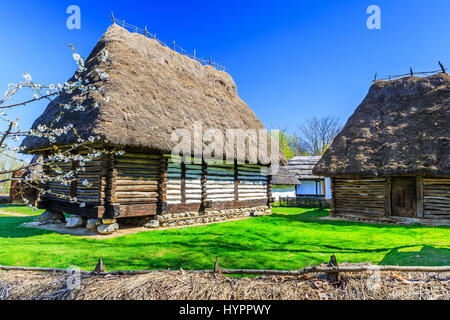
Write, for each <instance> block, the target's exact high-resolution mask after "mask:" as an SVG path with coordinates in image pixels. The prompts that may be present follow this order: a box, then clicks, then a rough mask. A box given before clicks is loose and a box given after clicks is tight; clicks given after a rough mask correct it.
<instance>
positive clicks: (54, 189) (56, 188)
mask: <svg viewBox="0 0 450 320" xmlns="http://www.w3.org/2000/svg"><path fill="white" fill-rule="evenodd" d="M70 170H72V161H69V162H64V161H53V162H52V163H50V164H49V165H47V166H46V168H45V172H46V173H48V174H49V176H50V177H57V176H61V174H63V173H67V172H69V171H70ZM46 187H47V188H48V189H47V190H48V193H47V194H46V195H45V197H46V198H48V199H63V198H65V197H70V196H71V184H70V183H69V184H65V183H63V182H56V181H49V182H48V183H47V185H46Z"/></svg>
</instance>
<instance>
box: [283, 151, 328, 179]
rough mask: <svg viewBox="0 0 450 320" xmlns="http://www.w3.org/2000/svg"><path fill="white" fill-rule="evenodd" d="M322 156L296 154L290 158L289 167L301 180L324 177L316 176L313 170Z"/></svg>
mask: <svg viewBox="0 0 450 320" xmlns="http://www.w3.org/2000/svg"><path fill="white" fill-rule="evenodd" d="M319 160H320V156H296V157H293V158H292V159H290V160H289V162H288V165H287V168H288V169H289V171H291V172H292V173H293V174H294V175H295V176H296V177H297V179H300V180H318V179H321V178H323V177H318V176H315V175H314V174H313V172H312V170H313V168H314V166H315V165H316V163H317V161H319Z"/></svg>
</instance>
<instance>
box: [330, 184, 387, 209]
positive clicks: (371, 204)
mask: <svg viewBox="0 0 450 320" xmlns="http://www.w3.org/2000/svg"><path fill="white" fill-rule="evenodd" d="M333 182H334V183H333V196H334V199H333V205H334V210H333V212H334V213H335V214H370V215H379V216H384V215H385V207H386V187H385V184H386V180H385V179H384V178H380V179H343V178H334V179H333Z"/></svg>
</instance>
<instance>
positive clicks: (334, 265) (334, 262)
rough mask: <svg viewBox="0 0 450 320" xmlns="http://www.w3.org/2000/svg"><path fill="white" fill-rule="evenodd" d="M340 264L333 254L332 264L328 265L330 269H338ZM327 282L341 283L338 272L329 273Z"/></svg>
mask: <svg viewBox="0 0 450 320" xmlns="http://www.w3.org/2000/svg"><path fill="white" fill-rule="evenodd" d="M337 266H338V263H337V260H336V256H335V255H334V254H333V255H332V256H331V257H330V262H329V263H328V267H330V268H337ZM327 280H328V281H329V282H331V283H339V273H338V272H329V273H327Z"/></svg>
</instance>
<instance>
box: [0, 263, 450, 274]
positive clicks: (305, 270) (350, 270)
mask: <svg viewBox="0 0 450 320" xmlns="http://www.w3.org/2000/svg"><path fill="white" fill-rule="evenodd" d="M0 270H5V271H37V272H64V273H71V272H73V270H70V269H59V268H41V267H17V266H2V265H0ZM176 271H178V270H128V271H110V272H98V273H96V272H93V271H84V270H80V271H79V272H80V274H95V275H139V274H147V273H157V272H176ZM374 271H381V272H383V271H397V272H450V266H439V267H431V266H377V265H367V266H342V267H320V266H316V267H306V268H303V269H299V270H261V269H223V268H220V272H221V273H222V274H245V275H273V276H300V275H305V274H308V273H340V272H346V273H357V272H374ZM178 272H179V271H178ZM183 272H188V273H214V270H183Z"/></svg>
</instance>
